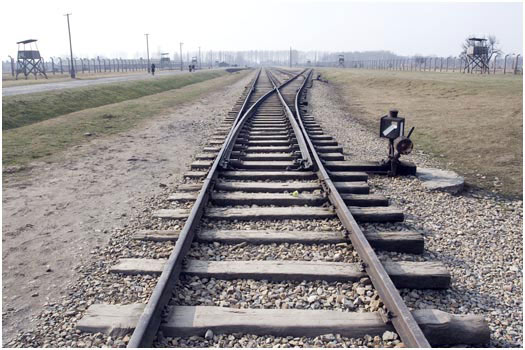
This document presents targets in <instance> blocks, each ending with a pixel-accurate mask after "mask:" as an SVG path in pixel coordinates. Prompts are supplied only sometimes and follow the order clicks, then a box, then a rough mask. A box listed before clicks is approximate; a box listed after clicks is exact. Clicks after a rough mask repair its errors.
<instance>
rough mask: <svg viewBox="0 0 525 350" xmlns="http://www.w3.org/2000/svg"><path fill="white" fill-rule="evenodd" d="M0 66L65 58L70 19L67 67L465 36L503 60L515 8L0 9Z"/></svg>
mask: <svg viewBox="0 0 525 350" xmlns="http://www.w3.org/2000/svg"><path fill="white" fill-rule="evenodd" d="M1 8H2V20H1V21H0V30H1V31H0V32H1V33H2V34H1V37H2V42H1V58H2V59H6V57H7V55H8V54H10V55H12V56H14V55H15V54H16V49H17V47H16V42H17V41H20V40H24V39H29V38H35V39H38V46H39V49H40V51H41V53H42V55H43V56H44V57H49V56H58V55H67V54H68V52H69V46H68V45H69V43H68V36H67V23H66V17H64V16H63V14H65V13H66V12H70V13H72V16H71V31H72V39H73V51H74V54H75V56H77V57H95V56H97V55H105V56H107V57H122V58H136V57H141V56H142V57H145V56H146V53H145V52H146V47H145V46H146V45H145V37H144V33H150V34H151V35H150V53H151V54H155V53H156V52H158V51H159V50H160V51H163V52H170V53H171V54H172V53H173V52H174V51H177V52H178V50H179V42H181V41H182V42H184V46H183V50H184V51H186V50H191V51H196V50H197V49H198V47H199V46H201V48H202V50H203V52H204V51H208V50H210V49H212V50H214V51H218V50H250V49H259V50H264V49H266V50H278V49H283V50H286V49H288V48H289V47H290V46H292V47H293V48H294V49H298V50H305V51H308V50H319V51H365V50H390V51H392V52H394V53H397V54H400V55H414V54H423V55H433V54H434V55H438V56H448V55H457V54H458V53H459V51H460V45H461V42H462V41H463V40H464V38H465V37H467V36H468V35H470V34H477V35H487V34H494V35H496V36H497V37H498V39H499V40H500V46H501V48H502V50H503V51H504V52H506V53H521V52H522V49H523V5H522V3H521V2H514V3H486V2H485V3H480V2H468V3H448V2H423V3H421V2H404V3H401V2H350V1H336V0H335V1H310V0H303V1H299V0H295V1H294V0H283V1H274V0H264V1H256V0H252V1H249V0H245V1H234V0H231V1H229V0H216V1H208V0H184V1H179V0H177V1H175V0H171V1H162V0H152V1H140V2H139V1H130V0H128V1H120V0H105V1H100V0H82V1H78V0H74V1H73V0H37V1H35V0H26V1H12V0H11V1H4V2H3V3H2V7H1Z"/></svg>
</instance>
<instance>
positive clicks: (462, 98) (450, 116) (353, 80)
mask: <svg viewBox="0 0 525 350" xmlns="http://www.w3.org/2000/svg"><path fill="white" fill-rule="evenodd" d="M321 72H322V73H323V76H324V77H325V78H326V79H328V80H329V81H330V82H331V83H333V84H335V85H336V87H337V88H338V91H339V93H340V94H341V95H342V96H343V98H344V99H345V101H346V102H347V105H348V107H349V112H350V113H351V115H352V116H354V117H357V118H359V119H361V120H363V121H364V122H365V124H367V125H368V126H369V127H370V128H372V129H374V130H376V129H377V128H378V123H379V117H380V116H382V115H385V114H387V112H388V110H390V109H398V110H399V111H400V115H401V116H404V117H406V118H407V125H408V127H411V126H415V127H416V129H415V131H414V134H413V139H414V141H415V146H416V148H420V149H423V150H424V151H426V152H428V153H431V154H433V155H435V156H436V157H437V158H438V159H440V161H441V163H442V165H443V166H444V167H447V168H450V169H453V170H456V171H457V172H459V173H461V174H462V175H464V176H465V178H466V179H467V182H468V183H469V184H470V185H473V186H479V187H483V188H486V189H490V190H496V191H497V192H501V193H503V194H507V195H512V196H522V179H523V161H522V157H523V144H522V127H523V104H522V102H523V91H522V84H523V79H522V77H521V76H514V75H507V76H503V75H490V76H487V75H483V76H480V75H468V74H467V75H464V74H458V73H434V72H394V71H372V70H355V69H352V70H350V69H323V70H321ZM407 130H408V129H407Z"/></svg>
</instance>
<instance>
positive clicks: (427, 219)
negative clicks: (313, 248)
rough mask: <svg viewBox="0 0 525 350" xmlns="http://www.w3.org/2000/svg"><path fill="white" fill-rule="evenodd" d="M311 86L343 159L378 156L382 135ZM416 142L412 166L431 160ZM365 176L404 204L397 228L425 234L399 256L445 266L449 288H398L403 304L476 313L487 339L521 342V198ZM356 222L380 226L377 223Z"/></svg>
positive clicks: (319, 116)
mask: <svg viewBox="0 0 525 350" xmlns="http://www.w3.org/2000/svg"><path fill="white" fill-rule="evenodd" d="M311 92H312V94H311V99H310V107H311V108H313V113H312V114H313V115H314V116H315V117H316V120H318V121H320V122H321V124H322V127H323V130H324V131H325V132H326V133H327V134H330V135H332V136H334V137H335V138H336V139H337V141H338V142H339V143H340V144H341V145H342V146H343V147H344V150H345V151H346V152H348V153H346V156H347V159H352V160H374V159H375V160H380V159H383V158H385V156H386V152H387V143H386V142H387V141H386V140H384V139H379V137H377V134H376V131H375V130H370V129H368V128H367V127H366V126H364V125H363V124H360V123H359V121H358V120H356V119H354V118H352V116H351V113H349V112H348V111H347V109H346V108H345V107H344V104H343V103H342V102H341V101H342V99H341V98H340V97H338V95H337V92H336V91H335V90H334V88H333V87H331V86H330V85H329V84H325V83H321V82H317V81H315V82H314V89H312V90H311ZM385 108H386V107H385ZM385 112H386V110H385ZM342 126H344V127H342ZM415 132H417V130H416V131H415ZM415 149H416V151H415V152H414V154H412V155H410V156H409V157H405V158H404V159H408V160H410V161H413V162H415V163H416V164H417V165H418V166H429V167H432V166H434V167H436V163H435V162H433V161H432V158H431V157H430V156H428V155H425V154H423V153H422V152H421V151H418V150H417V145H415ZM369 183H370V186H371V192H373V193H380V194H385V195H387V196H388V197H389V198H390V199H391V200H392V201H393V204H394V205H396V206H398V207H400V208H402V209H403V210H404V212H405V214H406V220H405V222H404V223H402V224H398V225H396V226H397V229H403V230H415V231H418V232H421V233H422V234H424V236H425V253H424V254H423V255H422V256H421V257H414V256H412V258H411V256H410V255H406V254H404V255H401V256H402V258H403V259H405V260H408V259H411V260H420V261H421V260H434V261H436V260H437V261H441V262H443V263H444V264H445V265H446V266H447V267H448V269H449V270H450V272H451V274H452V288H451V289H449V290H446V291H439V292H438V291H424V292H420V291H411V290H404V291H402V296H403V297H404V298H405V300H406V301H407V303H408V305H409V306H410V307H413V308H416V309H417V308H428V307H433V308H438V309H440V310H443V311H447V312H451V313H458V314H463V313H474V314H478V315H483V316H484V317H485V318H486V319H487V321H488V322H489V325H490V328H491V333H492V340H491V343H490V344H489V345H490V346H491V347H522V346H523V322H522V320H523V312H522V298H523V294H522V290H523V279H522V276H523V271H522V264H523V237H522V227H523V201H521V200H509V199H506V198H502V197H498V196H497V195H494V194H493V193H490V192H486V191H480V190H467V191H466V192H464V193H462V194H461V195H457V196H455V195H451V194H448V193H440V192H429V191H427V190H425V189H424V188H423V187H422V186H421V183H420V181H419V180H418V179H417V178H415V177H404V178H395V179H391V178H387V177H380V176H374V177H371V178H370V181H369ZM363 227H364V228H365V229H373V228H376V229H381V228H383V227H384V225H379V224H373V225H372V224H370V225H363ZM390 229H392V228H390ZM379 256H380V258H381V259H382V260H388V259H390V260H399V258H400V255H399V254H393V253H390V254H385V253H382V254H379Z"/></svg>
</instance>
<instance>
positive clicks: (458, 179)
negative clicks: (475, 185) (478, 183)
mask: <svg viewBox="0 0 525 350" xmlns="http://www.w3.org/2000/svg"><path fill="white" fill-rule="evenodd" d="M416 176H417V177H418V178H419V180H420V181H421V182H422V185H423V187H424V188H426V189H428V190H431V191H442V192H449V193H454V194H455V193H460V192H461V191H463V186H464V184H465V179H464V178H463V177H462V176H459V175H458V174H456V173H455V172H453V171H451V170H441V169H435V168H418V169H417V173H416Z"/></svg>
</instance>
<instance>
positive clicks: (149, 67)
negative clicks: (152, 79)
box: [144, 33, 151, 73]
mask: <svg viewBox="0 0 525 350" xmlns="http://www.w3.org/2000/svg"><path fill="white" fill-rule="evenodd" d="M144 35H145V36H146V54H147V55H148V73H149V72H150V69H151V65H150V64H149V42H148V37H149V34H147V33H146V34H144Z"/></svg>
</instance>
